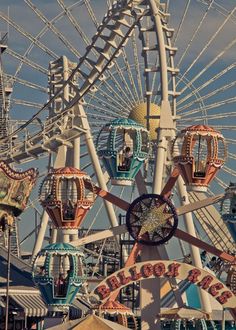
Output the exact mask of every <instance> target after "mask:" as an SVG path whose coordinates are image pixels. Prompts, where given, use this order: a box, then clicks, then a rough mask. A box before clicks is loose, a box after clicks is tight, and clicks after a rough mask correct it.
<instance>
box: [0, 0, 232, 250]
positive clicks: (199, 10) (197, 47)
mask: <svg viewBox="0 0 236 330" xmlns="http://www.w3.org/2000/svg"><path fill="white" fill-rule="evenodd" d="M205 2H206V3H208V2H207V1H205ZM75 3H77V5H76V6H74V7H73V10H72V11H71V13H72V14H73V17H74V18H75V20H76V21H77V22H78V23H79V24H80V26H81V27H82V28H83V30H84V32H85V33H86V35H87V36H88V38H89V39H91V37H92V36H93V35H94V34H95V32H96V29H95V26H94V23H93V22H92V20H91V18H90V17H89V15H88V13H87V10H86V9H85V7H84V5H82V1H73V0H71V1H65V5H66V6H70V5H73V4H75ZM105 3H106V1H105V0H92V1H91V6H92V8H93V10H94V12H95V15H96V19H97V21H98V22H101V20H102V17H103V15H104V12H105ZM170 3H171V5H170V12H171V17H170V26H174V27H175V31H177V30H178V27H179V26H180V22H181V17H182V15H183V12H184V9H185V8H186V7H185V6H186V4H187V1H185V0H174V1H170ZM215 3H216V4H217V5H216V6H215V7H214V8H212V9H211V10H209V13H208V14H207V18H206V19H205V21H204V22H203V23H202V26H201V29H200V30H199V34H198V35H197V36H196V37H195V39H194V41H193V42H192V43H191V47H190V48H189V50H188V52H187V54H186V56H185V58H184V60H183V62H182V64H181V66H180V70H181V73H184V71H185V70H187V69H188V68H189V66H191V63H193V61H194V59H195V58H197V56H198V55H199V54H200V52H201V51H202V50H203V49H204V47H205V46H206V45H207V44H208V43H209V42H210V40H211V38H213V36H214V34H215V33H216V31H217V29H219V27H220V26H221V25H222V24H223V22H224V19H225V17H226V16H227V15H229V12H228V11H231V10H232V9H234V7H235V4H234V1H232V0H225V1H223V0H221V1H215ZM33 4H34V5H35V6H37V8H38V9H40V11H41V12H42V13H43V15H44V16H45V17H46V18H47V19H48V20H52V19H53V18H55V17H56V16H57V15H58V14H59V13H60V12H61V11H62V9H61V8H60V6H59V5H58V4H57V1H54V0H51V1H45V0H44V1H39V0H37V1H33ZM221 6H223V7H221ZM8 7H9V13H10V19H11V20H13V21H14V22H16V23H17V24H18V25H19V26H21V27H22V28H23V29H24V30H25V31H26V32H28V33H30V34H31V35H32V36H34V37H35V36H37V35H38V33H39V32H40V31H41V30H42V29H43V28H44V23H43V22H42V21H41V20H40V19H39V18H37V17H36V15H35V14H34V13H33V12H32V10H31V9H30V8H29V7H28V6H27V4H26V3H25V1H23V0H21V1H19V0H17V1H16V0H2V1H1V4H0V9H1V11H2V12H3V13H4V14H5V15H6V14H7V12H8ZM206 8H207V6H206V4H203V3H202V2H201V1H197V0H194V1H192V2H191V5H190V7H189V8H188V10H187V12H186V19H185V20H184V22H183V24H182V26H181V30H180V34H179V36H178V38H177V42H176V45H177V47H178V52H177V55H176V63H178V61H179V60H180V58H181V54H183V52H184V51H185V49H186V48H187V47H188V43H189V41H190V40H191V38H192V36H193V35H194V31H196V29H197V27H198V26H199V24H200V21H201V18H202V17H203V15H204V13H205V11H206ZM55 26H56V28H57V29H58V31H59V32H60V33H63V35H64V36H65V38H66V40H67V41H69V43H70V44H71V45H73V47H74V48H75V49H76V50H77V51H78V52H79V53H80V54H81V55H83V54H84V53H85V46H86V45H85V43H84V42H83V41H82V40H81V38H80V37H79V35H78V32H77V31H76V29H75V27H73V26H72V25H71V23H70V22H69V20H68V19H67V18H66V17H65V16H63V15H62V16H61V18H60V19H59V20H57V21H56V22H55ZM6 29H7V24H6V22H5V21H4V20H2V19H0V30H3V31H5V30H6ZM9 29H10V34H9V49H11V50H14V51H15V52H17V53H18V54H21V55H23V54H24V53H25V51H26V50H27V48H28V47H29V45H30V41H29V40H28V39H27V38H26V37H24V36H22V35H21V34H20V33H18V32H16V31H15V29H14V28H13V27H11V26H10V27H9ZM235 35H236V18H235V16H234V14H232V15H231V16H230V19H229V21H228V22H227V23H226V24H225V25H224V27H223V28H222V30H221V31H220V32H219V34H217V36H216V37H215V38H214V39H213V40H212V42H211V43H210V44H209V47H208V48H207V50H206V51H204V52H203V54H202V55H201V56H200V58H199V60H198V61H197V63H196V64H195V65H194V66H193V68H192V69H191V70H190V71H189V73H188V75H187V78H188V80H190V81H191V80H192V79H194V77H195V76H196V75H197V74H198V73H199V72H200V71H201V70H202V69H204V67H206V66H207V64H208V63H209V62H211V61H212V60H213V59H214V58H216V57H217V56H219V54H220V53H221V52H222V51H223V50H224V49H225V47H227V45H229V44H230V42H232V41H233V39H234V36H235ZM40 41H41V42H42V43H43V44H44V45H46V46H47V47H48V48H49V49H50V50H52V51H53V52H54V53H55V54H57V55H58V56H61V55H66V56H68V57H69V59H70V60H72V61H74V62H78V61H79V57H78V56H76V54H73V52H71V51H70V50H69V49H68V48H67V47H66V46H65V45H64V44H63V43H62V42H61V41H60V40H59V37H58V36H56V35H55V34H54V33H53V32H52V31H50V29H49V31H46V32H45V34H44V35H43V36H42V37H41V38H40ZM130 47H131V45H130V44H128V45H127V48H126V49H127V54H128V57H129V56H130V54H131V48H130ZM235 53H236V49H235V45H232V47H230V48H229V49H228V50H227V52H225V53H224V54H223V55H222V56H221V57H220V58H219V60H217V61H215V63H214V64H213V65H212V66H211V67H210V68H209V69H208V70H207V72H206V73H204V74H202V75H201V76H200V77H199V79H197V80H196V81H195V82H194V87H195V88H196V89H198V88H201V86H202V85H203V84H204V83H205V82H207V81H208V80H209V79H211V77H214V76H215V75H216V74H217V73H219V72H221V71H222V70H224V69H225V68H227V67H228V66H229V65H230V64H232V63H234V61H235ZM139 56H140V57H141V55H140V54H139ZM28 58H29V59H30V60H31V61H33V62H35V63H37V64H38V65H40V66H42V67H43V68H44V69H45V70H46V69H47V68H48V63H49V61H51V60H52V57H50V56H49V55H48V54H46V53H45V52H44V51H42V50H40V49H39V48H38V47H37V46H34V47H33V49H32V51H31V52H30V53H29V55H28ZM2 59H3V65H4V71H5V72H6V73H8V74H14V73H15V71H16V69H17V66H18V65H19V60H16V59H14V58H13V57H12V56H10V55H8V54H4V55H3V58H2ZM18 77H19V78H21V79H24V80H27V81H30V82H34V83H36V84H38V85H40V86H42V87H47V74H43V73H40V72H38V71H37V70H34V69H32V68H30V67H29V66H27V65H23V66H22V69H21V70H20V72H19V74H18ZM234 80H235V70H234V69H232V70H229V71H228V72H227V74H225V75H224V76H222V78H220V79H218V80H216V81H215V82H214V83H212V84H210V85H208V86H207V87H206V88H204V89H203V90H201V91H200V92H199V93H200V94H201V96H204V95H207V94H209V93H211V92H213V91H214V90H215V89H217V88H220V87H221V86H224V85H225V84H227V83H229V82H233V81H234ZM180 86H181V88H183V87H184V85H181V84H180ZM189 91H190V89H187V91H186V92H185V94H183V96H185V95H187V93H189ZM234 91H235V86H233V87H232V88H228V89H226V90H225V91H224V92H220V93H218V94H217V95H215V96H214V98H209V99H205V101H204V102H205V103H204V104H205V105H206V106H207V105H211V104H214V103H215V102H218V101H219V102H220V101H222V100H225V99H229V98H232V97H234V96H235V92H234ZM13 98H15V99H22V100H27V101H32V102H37V103H38V104H43V103H45V102H46V101H47V98H48V96H47V94H46V93H42V92H40V91H38V90H36V89H32V88H28V87H25V86H22V84H18V83H16V84H15V86H14V93H13ZM196 98H197V97H196ZM190 100H193V98H190V99H189V101H186V102H185V103H183V104H182V105H181V106H183V105H185V104H187V103H188V102H190ZM198 103H199V102H195V103H194V104H193V105H192V106H191V107H190V108H189V111H191V110H194V109H195V108H196V107H198V106H199V105H198ZM234 109H235V104H234V103H230V104H228V105H224V106H221V107H213V109H210V110H208V111H207V113H208V114H209V115H214V114H221V113H223V112H232V111H235V110H234ZM37 110H38V109H35V108H34V107H25V106H22V105H13V106H12V109H11V118H13V119H29V118H31V116H32V115H33V113H35V112H36V111H37ZM189 118H190V119H191V116H190V117H189ZM212 123H213V124H218V125H226V126H227V125H229V124H231V125H235V123H236V121H235V117H234V116H232V117H230V118H229V119H227V118H224V119H221V120H218V119H216V120H215V121H212ZM190 124H191V122H186V125H190ZM223 133H225V134H226V136H227V137H229V138H231V139H235V131H234V130H227V129H226V130H225V132H223ZM229 150H230V152H231V153H234V154H235V145H230V149H229ZM228 164H229V165H228V166H229V168H230V169H235V165H236V164H235V160H234V159H229V162H228ZM31 165H33V166H37V167H40V169H43V168H45V166H46V159H41V160H37V161H34V162H33V164H26V165H24V167H27V166H31ZM225 175H226V174H224V175H222V180H223V181H224V180H225V181H226V182H228V181H229V180H230V178H231V179H233V175H227V177H226V176H225ZM215 186H216V187H215V191H217V190H219V189H221V187H219V185H218V184H215ZM37 189H38V186H37V188H36V189H35V191H34V192H33V195H32V198H33V199H34V198H36V197H37ZM114 191H115V192H116V193H117V194H118V193H119V191H118V190H116V189H115V190H114ZM127 195H129V197H130V198H131V193H130V192H127ZM132 197H133V196H132ZM94 213H96V211H93V213H91V218H92V217H93V214H94ZM33 216H34V215H33V213H32V211H30V210H29V211H27V214H26V216H22V221H21V224H20V226H21V236H24V234H25V232H28V231H30V230H31V229H32V228H33V226H34V221H33V219H32V218H33ZM30 218H31V219H30ZM101 218H105V214H104V212H102V213H101ZM89 221H90V220H89V219H88V222H89ZM101 223H105V220H102V222H100V223H99V225H98V226H101ZM104 226H105V225H104ZM173 244H174V243H173ZM171 245H172V243H171ZM31 246H32V240H31V242H30V243H27V244H26V245H25V247H26V248H30V247H31Z"/></svg>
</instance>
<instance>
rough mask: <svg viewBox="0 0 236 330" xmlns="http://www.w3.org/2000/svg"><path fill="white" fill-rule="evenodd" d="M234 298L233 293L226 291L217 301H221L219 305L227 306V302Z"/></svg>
mask: <svg viewBox="0 0 236 330" xmlns="http://www.w3.org/2000/svg"><path fill="white" fill-rule="evenodd" d="M231 297H233V294H232V292H230V291H224V292H222V293H221V295H220V296H219V297H217V298H216V299H217V300H218V301H219V303H220V304H221V305H223V304H226V303H227V301H228V300H229V298H231Z"/></svg>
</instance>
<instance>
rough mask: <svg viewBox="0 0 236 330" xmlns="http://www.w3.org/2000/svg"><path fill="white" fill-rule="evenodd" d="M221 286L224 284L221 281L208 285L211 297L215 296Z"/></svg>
mask: <svg viewBox="0 0 236 330" xmlns="http://www.w3.org/2000/svg"><path fill="white" fill-rule="evenodd" d="M223 287H224V286H223V284H222V283H220V282H217V283H216V284H213V285H212V286H210V288H209V290H208V291H209V293H210V294H211V295H212V296H213V297H215V296H217V295H218V293H219V292H218V291H219V290H221V289H222V288H223Z"/></svg>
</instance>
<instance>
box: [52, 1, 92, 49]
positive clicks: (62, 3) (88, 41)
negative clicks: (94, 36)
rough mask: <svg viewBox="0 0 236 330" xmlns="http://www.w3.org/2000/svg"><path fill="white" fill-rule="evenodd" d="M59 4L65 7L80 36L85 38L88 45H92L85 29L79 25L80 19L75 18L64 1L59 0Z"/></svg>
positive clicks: (84, 40)
mask: <svg viewBox="0 0 236 330" xmlns="http://www.w3.org/2000/svg"><path fill="white" fill-rule="evenodd" d="M57 2H58V4H59V5H60V6H61V8H62V9H63V11H64V13H65V15H66V17H67V18H68V20H69V22H70V23H71V25H72V27H73V28H75V30H76V31H77V32H78V34H79V36H80V37H81V39H82V40H83V42H84V43H85V45H86V46H89V45H90V39H89V38H88V37H87V35H86V34H85V32H84V31H83V29H82V27H81V26H80V25H79V23H78V21H77V20H76V19H75V17H74V16H73V15H72V13H71V11H70V9H68V7H66V6H65V4H64V1H62V0H57Z"/></svg>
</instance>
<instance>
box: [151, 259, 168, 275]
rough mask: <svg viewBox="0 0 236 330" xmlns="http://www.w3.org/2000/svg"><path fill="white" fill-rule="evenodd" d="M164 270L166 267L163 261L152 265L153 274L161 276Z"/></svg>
mask: <svg viewBox="0 0 236 330" xmlns="http://www.w3.org/2000/svg"><path fill="white" fill-rule="evenodd" d="M165 271H166V267H165V265H164V264H163V262H158V263H157V264H155V265H154V266H153V274H154V275H155V276H157V277H160V276H162V275H163V274H164V273H165Z"/></svg>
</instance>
